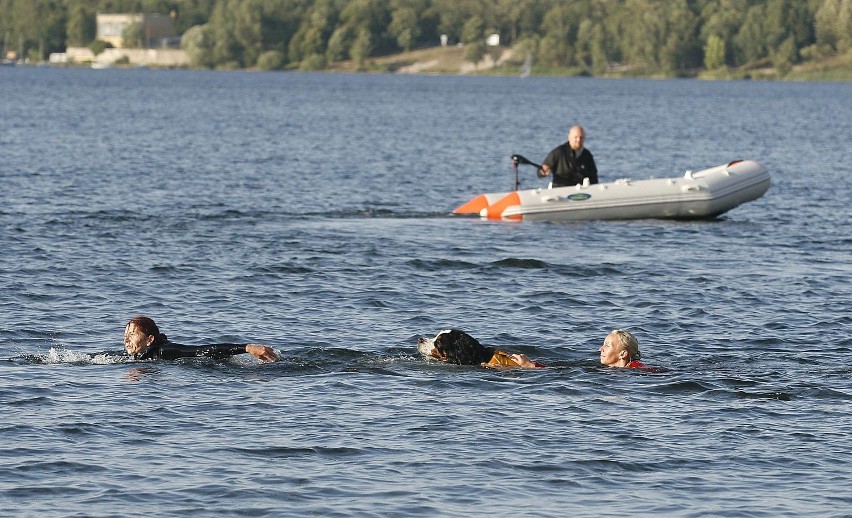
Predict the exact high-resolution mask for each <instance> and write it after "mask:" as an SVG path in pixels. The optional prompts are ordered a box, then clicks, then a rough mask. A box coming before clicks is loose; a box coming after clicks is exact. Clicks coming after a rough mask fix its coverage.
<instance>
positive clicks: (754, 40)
mask: <svg viewBox="0 0 852 518" xmlns="http://www.w3.org/2000/svg"><path fill="white" fill-rule="evenodd" d="M765 16H766V10H765V8H764V5H763V4H758V5H753V6H751V7H750V8H749V10H748V12H747V13H746V16H745V21H744V22H743V25H742V26H741V27H740V30H739V31H738V32H737V35H736V36H734V44H735V45H736V50H737V56H738V60H737V61H738V62H740V63H754V62H756V61H758V60H760V59H761V58H764V57H766V55H767V53H766V40H767V37H766V31H765V27H764V25H763V20H764V18H765Z"/></svg>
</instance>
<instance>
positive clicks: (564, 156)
mask: <svg viewBox="0 0 852 518" xmlns="http://www.w3.org/2000/svg"><path fill="white" fill-rule="evenodd" d="M585 141H586V131H585V130H584V129H583V127H582V126H580V125H579V124H577V125H574V126H571V129H570V130H569V131H568V141H567V142H565V143H564V144H562V145H561V146H559V147H557V148H555V149H554V150H553V151H551V152H550V153H548V155H547V158H545V159H544V162H542V163H541V172H540V175H541V176H550V175H551V174H552V175H553V187H566V186H570V185H577V184H581V183H583V179H584V178H588V179H589V183H590V184H593V183H598V168H597V166H596V165H595V158H594V157H593V156H592V153H591V152H590V151H589V150H588V149H586V148H584V147H583V143H584V142H585Z"/></svg>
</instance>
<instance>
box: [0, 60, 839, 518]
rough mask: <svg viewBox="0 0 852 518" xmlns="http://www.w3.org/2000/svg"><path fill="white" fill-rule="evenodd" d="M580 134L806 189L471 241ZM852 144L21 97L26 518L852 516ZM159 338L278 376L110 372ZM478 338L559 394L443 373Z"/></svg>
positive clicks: (147, 80) (668, 88) (537, 102)
mask: <svg viewBox="0 0 852 518" xmlns="http://www.w3.org/2000/svg"><path fill="white" fill-rule="evenodd" d="M576 122H579V123H582V124H584V125H585V127H586V130H587V132H588V139H587V146H588V147H589V148H590V149H591V150H592V151H593V152H594V153H595V156H596V157H597V162H598V167H599V169H600V172H601V179H602V181H611V180H614V179H616V178H624V177H632V178H637V179H638V178H645V177H649V176H658V177H660V176H674V175H681V174H683V171H684V170H686V169H693V170H697V169H702V168H705V167H710V166H714V165H718V164H721V163H725V162H728V161H730V160H733V159H738V158H751V159H756V160H759V161H761V162H762V163H763V164H764V165H765V166H766V167H767V168H768V169H769V170H770V172H771V174H772V178H773V185H772V187H771V188H770V190H769V192H768V193H767V194H766V195H765V196H764V197H763V198H761V199H759V200H757V201H755V202H752V203H749V204H746V205H743V206H741V207H739V208H736V209H734V210H733V211H731V212H729V213H727V214H726V215H724V216H723V217H721V218H719V219H717V220H713V221H706V222H666V221H651V220H649V221H631V222H594V221H592V222H575V223H558V224H557V223H541V222H539V223H532V222H523V223H502V222H483V221H480V220H478V219H476V218H460V217H451V216H449V215H448V214H449V212H450V211H451V210H452V209H453V208H454V207H456V206H457V205H459V204H460V203H462V202H464V201H467V200H468V199H469V198H471V197H472V196H473V195H475V194H478V193H481V192H486V191H499V190H506V189H509V188H511V186H512V182H513V177H512V174H511V171H510V169H509V162H508V160H509V156H510V155H511V154H512V153H522V154H524V155H525V156H527V157H528V158H530V159H533V160H535V159H538V160H541V159H542V158H543V157H544V155H545V154H546V152H547V151H549V150H550V149H551V148H552V147H554V146H555V145H557V144H559V143H561V142H562V141H563V140H564V138H565V135H566V133H567V130H568V128H569V126H570V125H571V124H573V123H576ZM850 137H852V85H850V84H848V83H847V84H818V83H768V82H700V81H686V80H671V81H652V80H618V81H612V80H601V79H557V78H528V79H523V80H522V79H518V78H465V77H401V76H389V75H370V76H368V75H334V74H296V73H262V74H261V73H241V72H234V73H212V72H211V73H207V72H189V71H154V70H99V71H93V70H75V69H51V68H21V67H14V68H4V69H2V70H0V179H2V189H0V202H2V203H0V228H1V229H2V230H0V243H2V244H0V358H3V359H4V360H3V361H0V466H2V468H0V514H2V515H20V516H141V515H146V516H151V515H154V516H176V515H205V516H212V515H217V516H284V515H330V516H361V515H378V516H388V515H400V516H409V515H447V516H458V515H498V516H514V515H534V516H569V515H581V516H601V515H605V516H616V515H624V514H635V515H671V516H708V515H719V516H721V515H724V516H766V517H770V516H771V517H774V516H782V515H787V516H794V515H795V516H801V515H811V516H850V515H852V496H850V495H849V492H848V490H847V489H846V488H847V486H848V484H849V482H852V446H850V441H849V438H850V430H852V366H850V361H849V358H850V355H852V339H850V324H852V318H850V311H849V308H850V306H852V296H850V290H849V285H850V277H852V261H850V251H852V231H850V210H849V200H850V198H851V197H852V189H850V180H849V178H850V176H852V168H850V164H852V152H850ZM525 173H526V174H525V175H524V184H525V186H527V187H533V186H537V185H538V184H539V183H540V182H541V181H540V180H537V179H535V177H534V174H533V172H532V170H527V171H525ZM139 313H144V314H148V315H150V316H152V317H154V318H155V319H156V320H157V321H158V323H159V324H160V327H161V329H162V331H163V332H165V333H167V334H168V335H169V336H170V337H171V338H172V339H174V340H176V341H179V342H183V343H197V344H202V343H211V342H223V341H238V342H245V341H258V342H263V343H267V344H269V345H272V346H273V347H275V348H276V350H277V351H278V352H279V353H280V355H281V360H280V361H279V362H276V363H273V364H258V363H257V362H256V361H254V359H253V358H251V357H247V356H246V355H242V356H238V357H235V358H233V359H231V360H229V361H223V362H215V361H211V360H206V359H197V360H190V361H182V362H176V363H129V362H120V361H116V359H115V358H112V357H108V356H95V357H94V359H92V358H91V357H90V356H89V355H88V353H97V352H100V351H109V350H112V351H117V350H120V349H121V347H122V344H121V341H122V338H123V328H124V324H125V322H126V321H127V320H128V319H129V318H130V317H132V316H133V315H136V314H139ZM450 326H455V327H461V328H463V329H466V330H468V331H469V332H470V333H472V334H473V335H474V336H476V337H478V338H479V339H480V340H481V341H482V342H484V343H486V344H489V345H493V346H499V347H502V348H505V349H509V350H511V351H513V352H523V353H525V354H527V355H528V356H530V357H532V358H534V359H537V360H539V361H542V362H544V363H547V364H549V365H551V366H552V368H549V369H544V370H537V371H491V370H484V369H479V368H461V367H450V366H442V365H436V364H432V363H427V362H425V361H424V360H422V359H421V358H419V357H418V356H417V354H416V350H415V345H416V339H417V337H418V336H421V335H434V334H435V333H436V332H437V331H439V330H441V329H443V328H446V327H450ZM614 328H626V329H629V330H631V331H632V332H633V333H634V334H636V336H637V337H638V338H639V340H640V343H641V349H642V353H643V360H644V361H646V362H647V363H650V364H653V365H657V366H661V367H665V368H666V369H667V370H666V371H665V372H660V373H641V372H635V371H622V370H611V369H604V368H601V367H599V366H598V364H597V348H598V347H599V345H600V343H601V342H602V341H603V338H604V336H605V335H606V334H607V333H608V332H609V331H610V330H611V329H614Z"/></svg>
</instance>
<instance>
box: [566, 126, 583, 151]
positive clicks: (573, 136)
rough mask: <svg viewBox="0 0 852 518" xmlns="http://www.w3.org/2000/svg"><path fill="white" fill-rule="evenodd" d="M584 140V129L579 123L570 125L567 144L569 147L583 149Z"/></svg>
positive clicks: (576, 149) (577, 149)
mask: <svg viewBox="0 0 852 518" xmlns="http://www.w3.org/2000/svg"><path fill="white" fill-rule="evenodd" d="M585 141H586V130H584V129H583V127H582V126H580V125H579V124H577V125H575V126H571V129H570V130H569V131H568V145H569V146H571V149H573V150H574V151H580V150H581V149H583V142H585Z"/></svg>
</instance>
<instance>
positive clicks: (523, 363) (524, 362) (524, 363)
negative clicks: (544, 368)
mask: <svg viewBox="0 0 852 518" xmlns="http://www.w3.org/2000/svg"><path fill="white" fill-rule="evenodd" d="M511 358H512V360H514V362H515V363H517V364H518V367H523V368H524V369H535V368H536V367H538V365H536V363H535V362H534V361H531V360H530V359H529V358H527V357H526V356H524V355H523V354H513V355H512V356H511Z"/></svg>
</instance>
